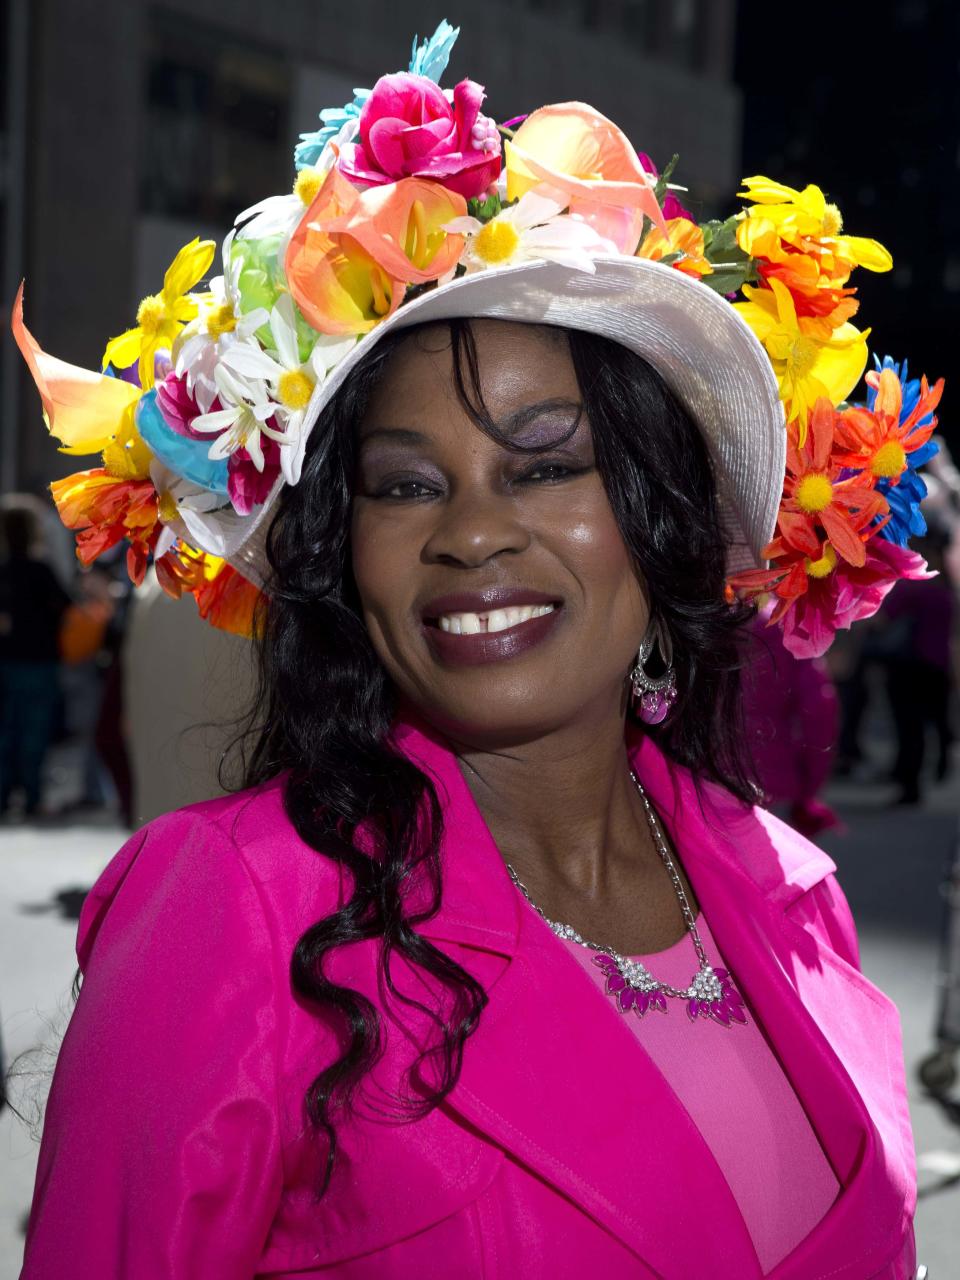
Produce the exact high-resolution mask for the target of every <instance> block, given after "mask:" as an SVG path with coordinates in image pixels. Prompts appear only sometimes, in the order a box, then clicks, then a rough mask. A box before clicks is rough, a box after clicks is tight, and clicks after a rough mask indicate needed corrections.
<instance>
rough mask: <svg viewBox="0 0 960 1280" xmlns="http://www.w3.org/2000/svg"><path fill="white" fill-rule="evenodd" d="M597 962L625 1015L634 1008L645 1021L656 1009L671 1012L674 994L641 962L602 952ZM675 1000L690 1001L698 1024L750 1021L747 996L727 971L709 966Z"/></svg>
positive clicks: (690, 1010) (690, 1011) (691, 1013)
mask: <svg viewBox="0 0 960 1280" xmlns="http://www.w3.org/2000/svg"><path fill="white" fill-rule="evenodd" d="M593 963H594V964H595V965H596V966H597V967H598V968H599V969H602V970H603V972H604V974H605V975H606V979H607V981H606V991H607V994H608V995H611V996H613V998H614V1000H615V1001H616V1004H617V1008H618V1009H619V1010H620V1012H621V1013H629V1012H630V1011H631V1009H632V1010H633V1012H634V1013H635V1014H636V1015H637V1017H638V1018H642V1017H644V1016H645V1015H646V1014H647V1013H649V1012H650V1011H651V1010H653V1009H655V1010H657V1011H658V1012H660V1013H666V1012H667V996H668V995H670V996H673V992H666V991H664V989H663V984H662V983H660V982H658V981H657V979H656V978H654V976H653V975H652V974H651V973H650V971H649V969H647V968H646V966H645V965H643V964H641V963H640V961H639V960H630V959H628V958H626V957H624V956H613V955H607V954H605V953H601V954H600V955H598V956H594V957H593ZM674 998H678V999H683V1000H686V1001H687V1016H688V1017H689V1018H690V1021H691V1022H696V1020H697V1018H708V1019H712V1020H713V1021H714V1022H718V1023H720V1025H721V1026H724V1027H729V1026H731V1025H732V1024H733V1023H741V1024H744V1023H746V1021H747V1015H746V1013H745V1012H744V1008H743V997H742V996H741V995H740V993H739V991H737V989H736V987H735V986H734V985H733V979H732V978H731V977H730V974H729V972H728V971H727V970H726V969H714V968H713V967H712V966H711V965H706V966H705V967H704V968H703V969H701V970H700V971H699V972H698V973H697V974H696V976H695V977H694V979H693V981H692V982H691V983H690V986H689V987H688V988H687V989H686V991H682V992H679V993H677V995H676V997H674Z"/></svg>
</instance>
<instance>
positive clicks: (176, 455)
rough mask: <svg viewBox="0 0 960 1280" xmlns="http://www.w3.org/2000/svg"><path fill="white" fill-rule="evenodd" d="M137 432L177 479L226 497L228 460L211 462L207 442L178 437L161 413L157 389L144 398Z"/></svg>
mask: <svg viewBox="0 0 960 1280" xmlns="http://www.w3.org/2000/svg"><path fill="white" fill-rule="evenodd" d="M135 416H136V423H137V430H138V431H139V432H140V435H141V436H142V437H143V439H144V441H145V442H146V444H147V445H148V446H149V448H150V449H152V450H153V452H154V454H155V455H156V456H157V457H158V458H159V459H160V461H161V462H162V463H163V465H164V466H165V467H169V468H170V470H171V471H175V472H176V473H177V475H178V476H183V478H184V479H185V480H189V481H191V483H193V484H196V485H199V486H200V488H201V489H209V490H210V491H211V492H212V493H222V494H223V495H224V497H226V494H227V464H226V461H225V460H217V461H211V459H210V458H209V456H208V454H209V452H210V443H209V441H207V440H190V439H188V438H187V437H186V436H181V435H178V434H177V432H176V431H174V430H173V428H172V427H171V426H169V425H168V424H167V421H166V419H165V418H164V416H163V414H162V413H161V412H160V408H159V406H158V405H157V392H156V389H155V388H154V389H153V390H152V391H148V392H147V393H146V395H144V396H141V398H140V401H139V403H138V404H137V408H136V414H135Z"/></svg>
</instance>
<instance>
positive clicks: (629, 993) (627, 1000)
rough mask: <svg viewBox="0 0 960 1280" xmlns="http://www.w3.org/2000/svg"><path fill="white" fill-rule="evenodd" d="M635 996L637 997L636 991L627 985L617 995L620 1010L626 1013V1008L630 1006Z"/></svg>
mask: <svg viewBox="0 0 960 1280" xmlns="http://www.w3.org/2000/svg"><path fill="white" fill-rule="evenodd" d="M636 998H637V993H636V992H635V991H634V989H633V988H632V987H627V988H626V989H625V990H623V991H621V992H620V996H619V1000H620V1012H621V1013H626V1012H627V1010H628V1009H629V1008H630V1006H631V1005H632V1004H633V1003H634V1001H635V1000H636Z"/></svg>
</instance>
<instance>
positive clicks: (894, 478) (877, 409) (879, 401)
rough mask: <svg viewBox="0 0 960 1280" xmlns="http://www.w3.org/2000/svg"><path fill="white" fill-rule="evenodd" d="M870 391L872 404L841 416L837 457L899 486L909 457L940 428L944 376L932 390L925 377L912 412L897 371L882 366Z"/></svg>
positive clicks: (852, 408) (836, 445) (842, 461)
mask: <svg viewBox="0 0 960 1280" xmlns="http://www.w3.org/2000/svg"><path fill="white" fill-rule="evenodd" d="M869 376H870V375H868V377H869ZM871 389H872V391H873V396H872V408H867V407H866V406H864V405H851V406H850V407H849V408H848V409H846V410H844V412H843V413H841V414H840V415H839V416H838V419H837V432H836V444H835V446H834V457H835V459H836V461H837V462H839V463H840V464H841V465H842V466H845V467H855V468H859V469H860V470H863V471H868V472H869V473H870V474H871V475H872V476H873V477H874V479H875V480H878V481H880V480H884V481H886V482H887V485H888V487H895V486H896V485H897V484H899V482H900V477H901V476H902V475H903V473H904V472H905V471H906V470H907V467H908V465H909V461H908V459H909V455H910V454H912V453H915V452H916V451H917V450H919V449H922V447H923V446H924V445H926V444H927V443H928V441H929V440H930V437H931V436H932V435H933V433H934V431H935V430H936V427H937V419H936V417H935V415H934V410H935V409H936V407H937V405H938V404H939V403H940V396H941V395H942V393H943V379H942V378H941V379H940V381H939V382H938V383H937V384H936V385H935V386H934V387H932V388H931V387H930V386H928V385H927V380H926V378H924V379H922V381H921V387H920V394H919V395H918V396H917V398H916V401H915V402H914V405H913V408H912V410H911V411H910V412H909V413H904V411H903V388H902V387H901V385H900V379H899V378H898V377H897V375H896V373H895V372H894V371H893V369H891V368H885V369H882V370H881V371H880V374H879V376H878V377H877V379H876V380H875V382H874V384H873V387H872V388H871ZM921 420H922V425H921ZM930 456H931V455H930V454H929V453H928V454H926V457H927V458H929V457H930ZM915 465H916V464H915Z"/></svg>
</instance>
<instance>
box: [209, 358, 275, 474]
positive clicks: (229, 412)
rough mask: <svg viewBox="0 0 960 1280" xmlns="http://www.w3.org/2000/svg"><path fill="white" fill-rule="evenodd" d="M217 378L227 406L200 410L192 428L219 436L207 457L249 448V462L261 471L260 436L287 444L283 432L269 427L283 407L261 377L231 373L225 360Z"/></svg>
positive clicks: (261, 447) (218, 389)
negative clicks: (254, 377)
mask: <svg viewBox="0 0 960 1280" xmlns="http://www.w3.org/2000/svg"><path fill="white" fill-rule="evenodd" d="M214 381H215V383H216V394H217V395H218V396H219V397H220V402H221V404H223V405H224V406H225V407H224V408H223V409H216V410H214V412H213V413H201V414H200V415H199V416H198V417H196V418H194V419H193V421H192V422H191V423H190V426H191V428H192V429H193V430H194V431H204V432H209V433H210V434H215V435H216V437H217V438H216V440H214V442H213V444H212V445H211V446H210V449H209V450H208V453H207V457H208V458H210V459H212V460H213V461H217V460H218V459H220V458H228V457H229V456H230V455H231V454H232V453H236V451H237V450H238V449H246V451H247V453H248V454H249V455H250V461H251V462H252V463H253V465H254V466H255V467H256V469H257V470H258V471H262V470H263V468H264V457H263V446H262V445H261V443H260V437H261V435H265V436H268V437H269V438H270V439H271V440H276V442H277V443H278V444H281V445H283V444H286V443H287V438H286V436H285V435H284V433H283V432H282V431H278V430H277V429H276V428H275V427H268V426H267V423H268V422H269V421H270V419H271V418H273V417H275V415H276V412H277V410H278V409H279V408H280V406H279V405H278V404H276V403H275V402H274V401H273V400H271V399H270V396H269V394H268V392H267V388H266V385H265V384H264V382H263V381H262V379H259V378H257V379H250V378H241V377H239V376H237V375H235V374H233V373H231V372H230V370H229V369H227V368H226V366H225V365H224V364H223V362H222V361H221V362H220V363H219V364H218V365H217V367H216V369H215V370H214Z"/></svg>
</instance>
